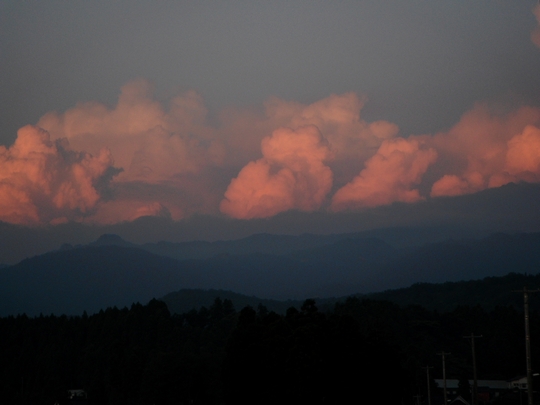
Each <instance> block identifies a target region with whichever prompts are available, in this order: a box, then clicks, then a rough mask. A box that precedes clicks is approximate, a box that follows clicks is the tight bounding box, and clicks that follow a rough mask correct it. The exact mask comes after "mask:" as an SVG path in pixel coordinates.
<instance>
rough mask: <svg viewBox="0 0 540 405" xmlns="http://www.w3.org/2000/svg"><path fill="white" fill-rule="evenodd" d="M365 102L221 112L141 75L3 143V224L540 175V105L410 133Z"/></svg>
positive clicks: (401, 198) (371, 194)
mask: <svg viewBox="0 0 540 405" xmlns="http://www.w3.org/2000/svg"><path fill="white" fill-rule="evenodd" d="M537 11H538V9H537ZM366 102H367V99H366V98H364V97H362V96H359V95H356V94H354V93H345V94H341V95H330V96H329V97H327V98H324V99H322V100H319V101H316V102H314V103H311V104H302V103H299V102H295V101H287V100H282V99H278V98H275V97H273V98H270V99H268V100H267V101H266V103H264V105H263V106H261V107H260V108H253V107H251V108H250V107H248V108H232V107H231V108H226V109H224V110H222V111H221V112H219V113H218V114H217V115H216V116H212V117H209V113H208V110H207V108H206V106H205V104H204V100H203V99H202V97H201V96H200V95H199V94H198V93H196V92H194V91H188V92H185V93H183V94H180V95H178V96H176V97H173V98H172V99H170V100H168V101H167V102H162V101H158V100H156V98H155V97H154V94H153V88H152V86H151V84H150V83H149V82H147V81H145V80H137V81H134V82H131V83H128V84H126V85H125V86H124V87H123V88H122V90H121V92H120V95H119V98H118V102H117V104H116V105H115V106H113V107H109V106H106V105H104V104H101V103H97V102H87V103H80V104H78V105H76V106H75V107H73V108H71V109H69V110H67V111H65V112H63V113H58V112H50V113H48V114H46V115H44V116H43V117H42V118H41V119H40V120H39V122H38V123H37V124H36V126H27V127H24V128H21V129H20V130H19V132H18V137H17V140H16V142H15V143H14V144H13V145H12V146H11V147H4V146H2V147H0V159H1V161H0V196H1V200H0V220H2V221H5V222H10V223H15V224H45V223H52V224H55V223H60V222H66V221H79V222H90V223H101V224H112V223H118V222H122V221H132V220H134V219H137V218H139V217H142V216H162V217H167V218H171V219H173V220H181V219H182V218H185V217H188V216H190V215H193V214H195V213H202V214H214V215H227V216H230V217H233V218H239V219H251V218H267V217H271V216H274V215H276V214H278V213H280V212H284V211H288V210H300V211H305V212H312V211H316V210H331V211H342V210H358V209H366V208H370V207H376V206H380V205H388V204H392V203H394V202H402V203H415V202H417V201H420V200H424V199H428V198H438V197H449V196H457V195H462V194H467V193H475V192H478V191H481V190H484V189H486V188H492V187H499V186H501V185H504V184H507V183H509V182H520V181H526V182H539V181H540V109H538V108H533V107H527V106H523V107H519V108H517V109H515V110H514V111H510V112H500V111H498V110H497V109H495V108H490V107H489V106H487V105H485V104H478V105H476V106H474V108H472V109H471V110H470V111H468V112H467V113H465V114H464V115H463V116H462V117H461V119H460V121H459V122H458V123H456V124H455V125H454V126H453V127H451V128H450V129H449V130H447V131H443V132H440V133H436V134H423V135H410V134H400V131H399V128H398V126H397V125H396V124H394V123H391V122H388V121H383V120H381V121H375V122H367V121H366V120H364V119H363V118H362V116H361V111H362V108H363V107H364V105H365V103H366Z"/></svg>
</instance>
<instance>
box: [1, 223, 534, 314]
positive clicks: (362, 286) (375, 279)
mask: <svg viewBox="0 0 540 405" xmlns="http://www.w3.org/2000/svg"><path fill="white" fill-rule="evenodd" d="M258 237H259V238H262V240H266V239H269V240H274V241H276V242H275V246H282V245H280V242H279V241H278V240H277V239H275V238H273V237H268V235H264V236H260V235H259V236H258ZM299 238H300V241H297V242H293V241H294V238H293V239H292V240H291V242H290V243H289V245H291V246H294V245H295V244H296V246H304V242H302V237H299ZM255 239H257V238H255ZM98 242H99V243H98ZM98 242H96V243H95V244H94V245H93V246H86V247H75V248H69V247H64V248H63V249H62V250H59V251H56V252H51V253H47V254H44V255H41V256H36V257H34V258H31V259H27V260H24V261H22V262H21V263H19V264H17V265H14V266H10V267H5V268H0V315H8V314H16V313H21V312H27V313H28V314H31V315H32V314H33V315H35V314H39V313H40V312H43V313H45V314H46V313H51V312H54V313H57V314H59V313H67V314H80V313H81V312H82V311H83V310H86V311H88V312H95V311H98V310H99V309H102V308H105V307H107V306H113V305H116V306H124V305H130V304H131V303H132V302H136V301H139V302H142V303H145V302H148V300H150V299H151V298H154V297H163V296H165V295H166V294H167V293H170V292H172V291H178V290H180V289H222V290H230V291H234V292H236V293H240V294H244V295H248V296H257V297H259V298H263V299H274V300H287V299H296V300H303V299H305V298H314V297H321V298H325V297H342V296H346V295H351V294H357V293H364V294H365V293H370V292H374V291H382V290H387V289H390V288H402V287H407V286H410V285H411V284H414V283H418V282H429V283H433V282H444V281H459V280H473V279H478V278H482V277H486V276H495V275H503V274H507V273H509V272H510V271H514V272H517V273H537V272H538V269H540V234H538V233H537V234H517V235H505V234H496V235H492V236H491V237H488V238H484V239H480V240H462V241H447V242H444V243H434V244H430V245H425V246H423V247H420V248H407V249H394V248H393V247H392V246H390V245H388V244H387V243H385V242H383V241H381V240H378V239H366V238H358V237H351V235H341V236H339V237H338V236H336V241H334V242H333V243H329V244H324V245H322V246H317V247H310V248H308V249H300V250H295V251H292V252H290V253H287V254H268V253H260V252H258V253H251V254H245V255H233V254H229V253H222V254H216V255H214V256H212V257H210V258H207V259H204V260H194V259H192V260H181V261H179V260H175V259H172V258H170V257H164V256H159V255H156V254H152V253H150V252H147V251H145V250H143V249H141V248H136V247H130V246H131V245H130V244H129V243H127V245H126V243H124V241H122V240H121V239H120V238H118V237H115V236H111V235H108V236H105V237H102V238H100V240H99V241H98ZM108 243H113V245H108ZM242 243H244V245H243V246H245V244H246V243H247V242H246V241H243V242H242ZM258 243H259V244H261V243H262V242H260V241H259V242H258ZM103 244H105V246H100V245H103ZM254 245H256V243H255V244H254ZM275 246H274V247H273V248H275ZM280 248H281V247H280ZM242 249H245V247H244V248H242ZM431 299H432V300H436V299H437V294H436V293H434V294H433V297H432V298H431ZM448 299H449V300H451V299H452V297H449V298H448ZM422 305H424V304H422Z"/></svg>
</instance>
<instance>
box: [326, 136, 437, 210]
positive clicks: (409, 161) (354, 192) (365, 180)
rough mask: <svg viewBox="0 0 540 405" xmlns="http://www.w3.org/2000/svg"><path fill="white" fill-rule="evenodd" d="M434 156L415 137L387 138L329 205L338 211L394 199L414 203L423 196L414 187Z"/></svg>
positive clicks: (390, 201) (435, 155) (371, 205)
mask: <svg viewBox="0 0 540 405" xmlns="http://www.w3.org/2000/svg"><path fill="white" fill-rule="evenodd" d="M436 159H437V153H436V152H435V150H434V149H433V148H427V147H425V146H424V145H423V144H422V143H421V142H420V141H419V140H417V139H404V138H395V139H391V140H386V141H384V142H383V143H382V145H381V146H380V148H379V150H378V151H377V153H376V154H375V155H374V156H373V157H371V158H370V159H369V160H368V161H367V162H366V164H365V166H366V167H365V169H364V170H362V171H361V172H360V174H359V175H358V176H356V177H355V178H354V179H353V180H352V181H351V182H350V183H348V184H346V185H345V186H344V187H342V188H340V189H339V190H338V191H337V192H336V193H335V194H334V197H333V198H332V206H331V207H332V209H333V210H335V211H338V210H342V209H351V208H353V209H354V208H365V207H375V206H378V205H387V204H391V203H393V202H396V201H402V202H407V203H412V202H416V201H418V200H420V199H422V197H421V196H420V193H419V191H418V189H415V188H414V186H416V185H417V184H419V183H420V181H421V180H422V176H423V174H424V173H425V172H426V170H427V169H428V167H429V166H430V165H431V164H432V163H433V162H435V160H436Z"/></svg>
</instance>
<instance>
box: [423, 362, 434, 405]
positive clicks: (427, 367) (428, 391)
mask: <svg viewBox="0 0 540 405" xmlns="http://www.w3.org/2000/svg"><path fill="white" fill-rule="evenodd" d="M423 368H425V369H426V373H427V400H428V405H431V387H430V386H429V385H430V384H429V382H430V380H429V369H430V368H433V367H430V366H425V367H423Z"/></svg>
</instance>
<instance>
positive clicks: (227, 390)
mask: <svg viewBox="0 0 540 405" xmlns="http://www.w3.org/2000/svg"><path fill="white" fill-rule="evenodd" d="M539 321H540V317H539V314H538V313H537V312H535V311H533V312H532V313H531V335H532V352H533V367H535V365H539V366H540V322H539ZM523 329H524V328H523V314H522V313H520V312H519V311H518V310H516V309H515V308H514V307H510V306H509V307H496V308H494V309H492V310H490V311H486V310H484V309H483V308H482V307H481V306H475V307H463V306H461V307H456V308H455V309H454V310H453V311H451V312H445V313H439V312H437V311H432V310H427V309H424V308H422V307H420V306H407V307H400V306H398V305H396V304H392V303H390V302H387V301H376V300H369V299H361V298H348V299H346V300H345V301H342V302H339V303H337V304H336V305H335V307H334V308H333V309H332V310H329V311H321V310H319V309H318V308H317V303H316V301H314V300H306V301H305V302H304V304H303V305H302V306H301V307H300V308H294V307H291V308H289V309H288V310H287V312H286V313H285V314H277V313H275V312H272V311H269V310H268V309H267V308H266V307H264V306H263V305H259V306H258V307H257V308H252V307H245V308H243V309H241V310H239V311H237V310H236V309H235V308H234V307H233V305H232V302H231V301H230V300H226V299H225V300H222V299H220V298H217V299H216V300H215V301H214V303H213V304H212V305H211V306H209V307H208V308H206V307H202V308H200V309H198V310H195V309H194V310H191V311H189V312H187V313H184V314H171V313H170V311H169V310H168V308H167V306H166V304H165V303H163V302H161V301H158V300H152V301H150V302H149V303H148V304H147V305H141V304H133V305H132V306H131V307H130V308H123V309H118V308H108V309H106V310H102V311H100V312H99V313H96V314H94V315H91V316H88V315H87V314H86V313H85V314H83V315H82V316H75V317H67V316H54V315H51V316H38V317H34V318H29V317H27V316H25V315H19V316H10V317H5V318H0V381H1V383H0V385H1V387H2V389H1V390H0V396H1V398H0V402H2V403H13V404H24V405H33V404H51V405H52V404H54V403H55V402H58V403H59V404H64V403H65V404H67V403H69V399H68V397H67V392H68V390H70V389H84V390H85V391H86V392H87V393H88V403H89V404H104V405H106V404H107V405H108V404H110V405H124V404H126V405H128V404H129V405H139V404H140V405H146V404H148V405H149V404H156V405H161V404H163V405H167V404H224V403H225V404H248V403H259V404H267V403H268V404H271V403H277V402H280V403H283V402H286V403H294V402H296V403H314V404H318V403H320V404H337V403H339V402H343V401H344V400H345V399H347V398H351V397H352V398H358V399H359V400H361V397H362V396H366V395H368V396H370V397H371V396H373V393H375V395H376V397H377V398H379V399H380V400H381V402H383V403H404V404H408V403H416V400H414V399H413V398H414V396H415V395H423V396H424V398H425V394H426V389H427V382H426V374H425V369H423V367H424V368H425V367H426V366H431V367H433V369H432V371H431V377H432V379H433V378H441V374H442V370H441V359H440V356H437V353H438V352H441V351H445V352H451V353H452V354H451V355H450V356H448V357H447V359H446V373H447V377H448V378H456V379H461V380H464V379H465V380H466V379H467V378H472V359H471V350H470V342H469V341H468V340H467V339H464V338H463V336H465V335H468V334H470V333H471V332H474V333H475V334H476V335H482V336H483V338H482V339H480V340H478V342H477V343H476V356H477V366H478V376H479V378H480V379H508V378H511V377H514V376H516V375H519V374H523V373H524V371H525V354H524V351H525V349H524V346H525V344H524V337H523ZM431 384H432V385H434V383H433V380H432V381H431ZM434 388H435V387H433V389H432V394H433V395H434V396H437V395H440V392H437V390H435V389H434Z"/></svg>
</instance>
